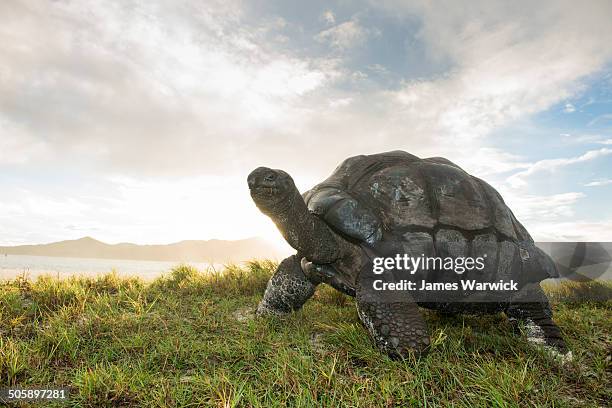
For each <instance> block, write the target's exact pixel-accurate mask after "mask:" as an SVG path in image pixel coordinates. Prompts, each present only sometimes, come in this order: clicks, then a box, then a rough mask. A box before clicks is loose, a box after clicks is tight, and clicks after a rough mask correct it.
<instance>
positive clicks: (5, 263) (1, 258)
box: [0, 254, 219, 280]
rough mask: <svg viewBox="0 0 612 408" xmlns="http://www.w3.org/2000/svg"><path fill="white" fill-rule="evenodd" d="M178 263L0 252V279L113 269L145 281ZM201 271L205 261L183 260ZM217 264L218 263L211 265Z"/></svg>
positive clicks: (80, 273)
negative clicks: (0, 253) (6, 253)
mask: <svg viewBox="0 0 612 408" xmlns="http://www.w3.org/2000/svg"><path fill="white" fill-rule="evenodd" d="M179 263H180V262H158V261H130V260H124V259H93V258H60V257H50V256H30V255H7V256H5V255H4V254H2V255H0V279H12V278H15V277H16V276H21V275H23V274H25V275H26V276H27V277H29V278H36V277H37V276H40V275H51V276H54V277H60V278H65V277H68V276H90V277H91V276H98V275H104V274H107V273H109V272H111V271H113V270H115V271H116V272H117V274H118V275H120V276H139V277H141V278H143V279H146V280H151V279H154V278H156V277H158V276H160V275H162V274H165V273H168V272H169V271H170V270H171V269H172V268H173V267H175V266H176V265H178V264H179ZM184 263H187V264H189V265H193V266H195V267H196V268H198V269H200V270H205V269H206V268H208V267H209V266H211V265H210V264H208V263H199V262H184ZM214 266H215V267H219V265H214Z"/></svg>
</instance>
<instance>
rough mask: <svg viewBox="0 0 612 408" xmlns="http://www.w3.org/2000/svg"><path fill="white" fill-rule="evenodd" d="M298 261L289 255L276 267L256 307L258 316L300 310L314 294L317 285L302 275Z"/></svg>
mask: <svg viewBox="0 0 612 408" xmlns="http://www.w3.org/2000/svg"><path fill="white" fill-rule="evenodd" d="M300 259H301V257H300V256H298V255H291V256H290V257H288V258H286V259H285V260H283V261H282V262H281V263H280V264H279V265H278V268H277V269H276V272H275V273H274V275H273V276H272V278H270V281H268V286H267V287H266V292H265V293H264V296H263V299H262V300H261V302H260V303H259V306H257V314H258V315H270V314H274V315H279V314H286V313H290V312H292V311H295V310H298V309H300V308H301V307H302V306H303V305H304V303H306V301H307V300H308V299H310V297H311V296H312V295H313V294H314V292H315V287H316V284H317V283H316V282H315V283H313V282H311V281H310V280H309V279H308V278H307V277H306V275H304V272H303V271H302V267H301V266H300Z"/></svg>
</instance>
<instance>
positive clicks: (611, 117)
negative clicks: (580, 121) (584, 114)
mask: <svg viewBox="0 0 612 408" xmlns="http://www.w3.org/2000/svg"><path fill="white" fill-rule="evenodd" d="M609 121H612V113H604V114H603V115H599V116H597V117H595V118H594V119H592V120H591V121H589V123H588V124H587V126H593V125H595V124H598V123H601V122H609Z"/></svg>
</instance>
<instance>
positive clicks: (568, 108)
mask: <svg viewBox="0 0 612 408" xmlns="http://www.w3.org/2000/svg"><path fill="white" fill-rule="evenodd" d="M575 111H576V107H575V106H574V105H572V104H571V103H566V104H565V107H564V108H563V112H565V113H572V112H575Z"/></svg>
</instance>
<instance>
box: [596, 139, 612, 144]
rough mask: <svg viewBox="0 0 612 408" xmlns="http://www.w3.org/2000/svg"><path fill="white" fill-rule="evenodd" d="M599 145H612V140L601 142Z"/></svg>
mask: <svg viewBox="0 0 612 408" xmlns="http://www.w3.org/2000/svg"><path fill="white" fill-rule="evenodd" d="M597 143H599V144H602V145H612V139H606V140H601V141H599V142H597Z"/></svg>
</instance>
